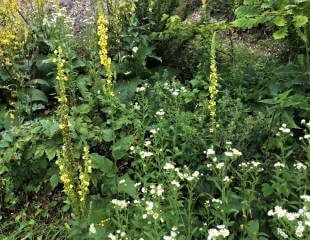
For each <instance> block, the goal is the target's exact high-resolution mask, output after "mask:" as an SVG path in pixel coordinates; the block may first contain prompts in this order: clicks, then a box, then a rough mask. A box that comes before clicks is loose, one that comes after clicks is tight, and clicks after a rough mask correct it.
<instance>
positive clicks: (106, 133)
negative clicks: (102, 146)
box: [102, 128, 114, 142]
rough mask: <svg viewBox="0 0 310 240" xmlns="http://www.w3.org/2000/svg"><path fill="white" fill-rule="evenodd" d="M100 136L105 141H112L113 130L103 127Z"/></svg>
mask: <svg viewBox="0 0 310 240" xmlns="http://www.w3.org/2000/svg"><path fill="white" fill-rule="evenodd" d="M102 134H103V135H102V138H103V140H104V141H105V142H112V141H113V140H114V131H113V129H110V128H109V129H104V130H103V131H102Z"/></svg>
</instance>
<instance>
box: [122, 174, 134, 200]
mask: <svg viewBox="0 0 310 240" xmlns="http://www.w3.org/2000/svg"><path fill="white" fill-rule="evenodd" d="M119 182H120V184H119V185H118V191H119V192H124V193H127V194H128V195H129V196H131V197H133V198H137V197H138V191H137V189H136V187H135V182H134V181H133V180H132V179H131V178H130V177H129V175H128V174H125V175H124V176H122V177H121V178H119Z"/></svg>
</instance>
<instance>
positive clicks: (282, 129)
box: [276, 123, 293, 136]
mask: <svg viewBox="0 0 310 240" xmlns="http://www.w3.org/2000/svg"><path fill="white" fill-rule="evenodd" d="M281 134H290V135H291V136H293V134H292V133H291V129H289V128H288V127H287V125H286V124H285V123H283V124H282V125H281V127H279V132H278V133H277V134H276V135H277V136H280V135H281Z"/></svg>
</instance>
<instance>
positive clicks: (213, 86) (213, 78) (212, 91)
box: [208, 33, 218, 133]
mask: <svg viewBox="0 0 310 240" xmlns="http://www.w3.org/2000/svg"><path fill="white" fill-rule="evenodd" d="M210 60H211V65H210V71H211V73H210V85H209V100H208V109H209V112H210V119H211V127H210V129H209V131H210V132H211V133H213V132H214V131H215V129H216V127H217V125H218V124H217V122H216V118H215V117H216V96H217V93H218V81H217V80H218V75H217V66H216V33H214V34H213V36H212V42H211V52H210Z"/></svg>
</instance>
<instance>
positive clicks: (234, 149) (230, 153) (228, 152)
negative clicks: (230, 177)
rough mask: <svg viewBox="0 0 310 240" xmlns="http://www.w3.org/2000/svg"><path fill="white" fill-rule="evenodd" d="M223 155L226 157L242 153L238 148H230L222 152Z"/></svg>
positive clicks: (237, 155)
mask: <svg viewBox="0 0 310 240" xmlns="http://www.w3.org/2000/svg"><path fill="white" fill-rule="evenodd" d="M224 155H225V156H226V157H239V156H241V155H242V152H240V151H239V150H238V149H236V148H232V149H231V150H230V151H226V152H224Z"/></svg>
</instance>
